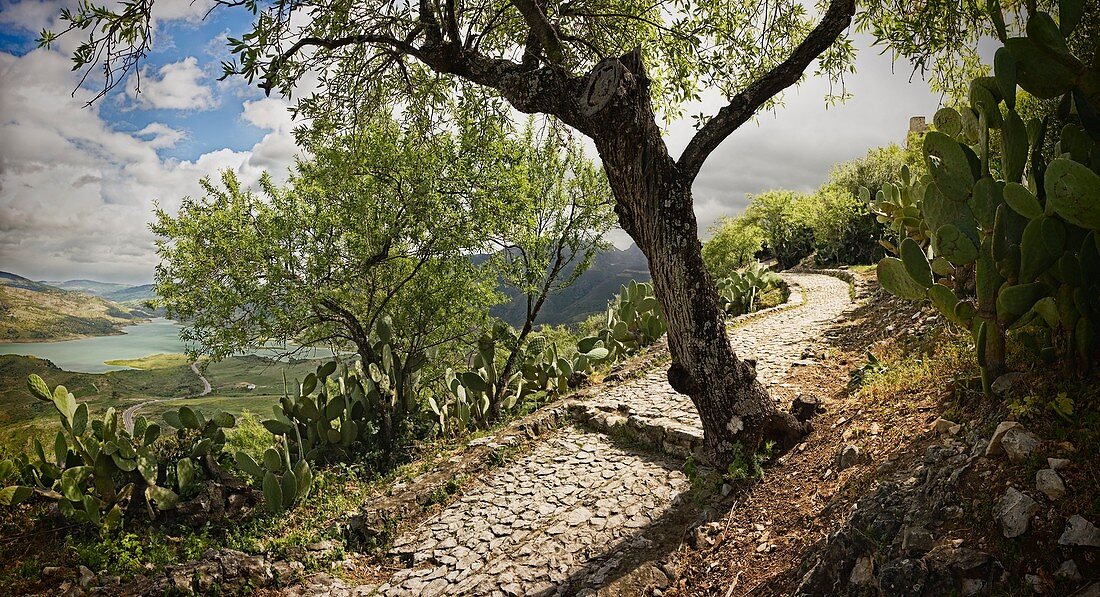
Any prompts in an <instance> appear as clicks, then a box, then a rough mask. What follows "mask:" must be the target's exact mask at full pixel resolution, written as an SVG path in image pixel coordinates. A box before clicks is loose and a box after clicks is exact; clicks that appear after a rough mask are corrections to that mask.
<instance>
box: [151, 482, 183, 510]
mask: <svg viewBox="0 0 1100 597" xmlns="http://www.w3.org/2000/svg"><path fill="white" fill-rule="evenodd" d="M145 499H147V500H149V501H150V502H152V503H154V504H156V506H157V509H158V510H171V509H173V508H175V507H176V505H177V504H179V500H180V498H179V496H178V495H176V492H174V491H172V490H171V489H168V488H167V487H158V486H156V485H150V486H149V487H146V488H145Z"/></svg>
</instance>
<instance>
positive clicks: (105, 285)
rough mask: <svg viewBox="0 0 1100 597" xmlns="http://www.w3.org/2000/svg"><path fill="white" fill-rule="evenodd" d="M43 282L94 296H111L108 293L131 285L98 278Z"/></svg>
mask: <svg viewBox="0 0 1100 597" xmlns="http://www.w3.org/2000/svg"><path fill="white" fill-rule="evenodd" d="M42 283H43V284H49V285H50V286H53V287H55V288H60V289H62V290H74V291H76V292H83V293H84V294H91V295H94V296H102V297H104V298H109V297H108V296H107V295H108V294H110V293H112V292H118V291H120V290H126V289H127V288H130V286H128V285H126V284H116V283H114V282H99V281H97V280H66V281H64V282H48V281H43V282H42Z"/></svg>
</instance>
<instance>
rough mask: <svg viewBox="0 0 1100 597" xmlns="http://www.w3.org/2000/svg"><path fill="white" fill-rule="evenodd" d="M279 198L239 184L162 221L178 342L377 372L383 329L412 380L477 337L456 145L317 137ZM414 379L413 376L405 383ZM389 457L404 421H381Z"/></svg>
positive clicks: (376, 127) (377, 134)
mask: <svg viewBox="0 0 1100 597" xmlns="http://www.w3.org/2000/svg"><path fill="white" fill-rule="evenodd" d="M307 137H308V141H307V142H306V148H307V149H308V150H309V153H310V154H311V156H310V157H309V158H308V159H303V160H300V161H299V163H298V166H297V169H296V172H295V174H294V175H293V176H292V177H291V179H290V181H289V183H288V184H287V185H286V186H285V187H279V186H277V185H276V184H275V183H274V182H273V181H272V180H271V177H270V176H269V175H267V174H265V175H264V176H263V178H261V180H260V181H259V187H260V188H259V192H253V191H252V190H251V189H248V188H245V187H243V186H242V185H241V184H240V182H239V181H238V180H237V177H236V176H235V175H234V174H233V172H232V171H228V170H227V171H225V172H224V173H223V174H222V177H221V181H220V182H221V184H220V185H219V184H216V183H215V182H214V181H212V180H209V179H204V180H203V181H202V186H203V189H204V190H205V195H204V196H203V197H201V198H187V199H184V201H183V203H182V205H181V207H180V209H179V211H178V213H176V214H170V213H168V212H167V211H165V210H163V209H158V211H157V214H156V215H157V220H156V222H155V223H154V224H153V225H152V229H153V231H154V232H155V233H156V234H157V235H158V236H159V237H160V238H159V240H158V242H157V246H158V253H159V255H160V258H161V263H160V264H159V265H158V266H157V268H156V288H157V293H158V294H159V295H160V296H161V297H162V301H161V302H162V304H163V306H165V307H166V309H167V311H168V313H169V315H170V316H172V317H175V318H177V319H181V320H185V321H187V322H188V326H187V327H186V328H185V329H184V332H183V335H184V337H185V339H186V340H190V341H192V342H193V343H195V344H196V345H197V346H198V347H199V349H200V350H201V351H203V352H205V353H208V354H210V355H212V356H213V357H215V358H220V357H223V356H226V355H229V354H233V353H235V352H239V351H242V350H245V349H247V348H248V347H252V346H256V345H258V344H265V343H271V342H276V343H281V344H284V345H285V344H288V343H293V344H296V345H298V346H316V345H325V346H332V347H335V348H337V349H340V350H349V349H350V350H354V351H355V352H356V353H358V355H359V357H360V358H361V359H362V362H363V364H364V365H367V364H371V363H373V364H376V365H380V364H381V362H382V359H383V355H382V354H378V352H379V351H378V350H376V345H375V343H376V342H377V337H376V334H375V330H376V327H377V324H378V322H379V321H381V320H382V319H383V318H388V323H389V326H390V327H391V328H392V330H393V334H392V336H393V340H392V343H393V347H392V349H393V350H395V351H399V352H398V354H399V355H400V356H401V357H402V358H400V359H399V361H400V362H401V363H403V366H404V367H410V366H411V363H414V362H418V361H420V362H422V361H423V360H424V359H425V358H426V357H427V355H428V354H430V353H435V352H438V350H439V349H441V348H443V349H447V348H451V347H453V345H454V344H455V343H459V344H461V343H460V342H459V341H461V340H463V339H464V338H466V337H467V336H468V335H471V334H473V333H476V331H477V330H478V327H479V322H481V321H483V320H484V319H485V317H486V315H487V311H488V307H489V305H490V304H492V301H494V300H495V298H496V296H497V295H496V294H495V293H494V291H493V283H494V280H493V276H492V275H491V274H490V273H489V272H488V271H483V268H478V267H476V266H475V265H474V264H473V263H471V261H470V260H469V259H468V256H467V254H468V252H469V250H470V249H471V248H473V247H475V246H477V243H478V242H479V237H478V228H477V226H475V225H473V223H472V222H473V221H474V220H477V219H479V216H478V214H477V213H476V212H475V211H474V210H473V209H472V208H471V205H472V202H471V201H470V191H469V181H468V177H467V173H468V172H469V171H471V170H472V168H471V166H470V164H469V163H468V161H464V160H462V159H458V158H457V157H456V156H455V153H456V149H457V147H456V145H455V143H454V141H453V138H452V136H451V135H447V134H440V133H434V132H426V133H423V134H421V133H417V132H415V131H410V130H405V131H402V130H401V129H400V128H398V127H397V125H396V123H394V122H392V121H390V120H388V119H375V120H374V121H373V122H372V123H370V125H369V126H367V127H364V128H363V129H362V130H360V131H359V132H358V133H356V134H355V135H344V134H337V133H333V132H332V131H331V130H330V129H326V128H324V127H321V128H315V129H313V131H312V132H311V134H310V135H308V136H307ZM406 373H410V372H408V371H407V372H406ZM376 410H377V412H378V413H379V420H378V421H376V423H377V424H378V426H379V433H380V438H381V442H382V445H383V447H385V448H392V446H393V444H394V440H395V433H396V432H398V431H399V426H400V424H401V423H402V421H403V419H404V418H405V417H406V416H407V415H408V414H410V413H406V412H392V413H391V412H390V410H389V409H386V408H379V409H376Z"/></svg>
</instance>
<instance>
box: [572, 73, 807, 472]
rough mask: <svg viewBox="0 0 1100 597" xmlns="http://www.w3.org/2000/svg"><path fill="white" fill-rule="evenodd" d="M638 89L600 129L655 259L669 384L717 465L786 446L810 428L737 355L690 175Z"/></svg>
mask: <svg viewBox="0 0 1100 597" xmlns="http://www.w3.org/2000/svg"><path fill="white" fill-rule="evenodd" d="M634 72H635V73H637V72H638V71H636V70H635V71H634ZM635 76H637V75H635ZM642 77H644V75H642ZM643 82H644V79H643ZM634 89H635V90H636V92H635V93H634V94H632V95H633V96H634V98H633V101H629V102H623V103H621V104H619V105H618V106H617V107H618V108H620V109H621V108H622V107H623V105H624V104H628V105H631V104H632V106H633V110H634V114H631V115H629V116H627V117H623V116H619V115H616V116H615V117H611V118H607V122H608V123H609V125H608V128H607V129H606V130H602V131H597V132H596V133H597V134H596V135H593V137H594V141H595V143H596V148H597V150H598V151H599V153H600V157H601V159H602V160H603V166H604V170H605V171H606V173H607V177H608V180H609V181H610V183H611V188H612V191H613V192H614V195H615V199H616V207H615V211H616V213H617V214H618V216H619V222H620V224H621V225H622V227H623V229H624V230H625V231H626V232H627V233H628V234H629V235H630V236H631V238H633V239H634V241H635V242H636V243H637V244H638V247H639V248H640V249H641V250H642V252H643V253H644V254H645V256H646V258H647V259H648V260H649V269H650V272H651V273H652V275H653V286H654V290H655V291H656V294H657V299H658V300H659V301H660V303H661V307H662V311H663V312H664V316H665V320H666V322H667V328H668V346H669V350H670V352H671V353H672V365H671V366H670V367H669V370H668V381H669V384H671V385H672V387H673V389H675V390H676V391H677V392H680V393H683V394H686V395H688V396H689V397H690V398H691V401H692V402H693V403H694V404H695V407H696V409H697V410H698V412H699V417H700V418H701V419H702V422H703V430H704V433H705V438H706V445H707V448H708V451H709V452H710V457H711V458H712V462H713V463H714V464H716V465H719V466H725V465H727V464H728V463H729V462H730V461H731V459H732V457H733V454H734V451H735V449H736V448H735V446H736V445H738V444H740V445H741V447H742V449H743V450H744V451H745V452H746V453H751V452H754V451H755V450H756V449H757V447H758V446H759V445H760V442H761V441H762V440H767V439H770V440H775V441H776V442H777V444H779V447H780V449H785V448H789V447H790V446H792V445H793V444H794V443H795V442H797V439H798V438H799V437H801V436H802V435H803V434H804V433H805V431H806V427H807V426H806V425H805V424H803V423H800V422H798V421H797V420H795V419H794V417H792V416H791V415H789V414H787V413H784V412H780V411H778V410H777V409H776V408H775V403H774V402H773V401H772V399H771V398H770V397H769V396H768V393H767V390H765V389H764V387H763V386H762V385H761V384H760V383H759V382H758V381H757V380H756V370H755V369H754V367H753V366H752V365H751V364H749V363H747V362H745V361H741V360H738V358H737V356H736V355H735V354H734V353H733V350H732V348H731V346H730V344H729V339H728V338H727V336H726V327H725V323H724V317H723V313H722V311H721V309H720V308H719V301H718V293H717V290H716V289H715V286H714V282H713V280H712V279H711V277H710V274H709V273H708V272H707V270H706V268H705V267H704V265H703V256H702V246H701V244H700V242H699V238H698V223H697V221H696V219H695V212H694V210H693V207H692V196H691V188H690V183H689V182H688V178H687V177H686V176H684V175H683V174H681V172H680V169H679V167H678V166H677V164H676V162H675V160H673V159H672V158H671V157H670V156H669V155H668V150H667V148H666V146H665V143H664V140H663V139H662V137H661V131H660V129H659V128H658V127H657V125H656V122H655V119H654V117H653V111H652V108H651V106H650V102H649V96H648V94H649V91H648V89H647V86H646V85H645V84H639V85H636V86H635V87H634ZM610 123H615V124H616V125H619V126H615V127H612V125H611V124H610ZM622 123H627V125H626V126H625V127H624V126H621V125H622Z"/></svg>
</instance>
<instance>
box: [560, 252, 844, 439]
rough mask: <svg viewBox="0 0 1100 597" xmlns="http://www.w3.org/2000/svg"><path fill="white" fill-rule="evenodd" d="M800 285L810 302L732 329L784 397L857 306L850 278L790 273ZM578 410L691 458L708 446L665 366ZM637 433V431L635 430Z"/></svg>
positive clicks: (737, 345)
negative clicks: (798, 371)
mask: <svg viewBox="0 0 1100 597" xmlns="http://www.w3.org/2000/svg"><path fill="white" fill-rule="evenodd" d="M783 277H784V279H786V280H787V281H788V283H790V284H792V286H793V285H797V286H798V288H797V289H794V290H793V291H792V294H793V292H797V291H798V289H801V290H802V292H803V293H804V295H805V299H804V300H805V304H802V305H799V306H796V307H792V308H787V309H778V310H776V311H775V312H772V313H770V314H765V315H759V316H757V314H752V315H749V316H748V318H747V319H746V320H745V321H744V323H735V325H734V327H732V328H731V330H730V343H731V344H732V345H733V349H734V352H735V353H736V354H737V356H738V357H739V358H750V357H751V358H755V359H756V371H757V376H758V377H757V378H758V379H759V380H760V381H761V383H763V384H764V385H765V386H767V387H769V389H770V390H772V394H773V396H775V397H776V398H777V399H778V398H779V394H781V393H782V392H779V391H777V390H781V389H782V388H778V387H776V386H779V385H781V384H782V383H783V379H784V377H786V375H787V372H788V371H789V370H790V368H791V367H792V366H794V365H798V364H808V362H809V361H810V360H811V358H812V357H810V355H809V354H808V353H817V352H818V350H816V349H815V348H816V347H817V345H819V344H822V343H823V341H822V333H823V330H824V329H825V327H826V326H827V325H828V324H829V323H830V322H832V321H834V320H836V319H837V318H838V317H839V316H840V315H841V313H843V312H844V311H845V310H846V309H848V307H850V306H851V304H852V301H851V299H850V295H849V291H848V288H849V287H848V283H847V282H844V281H842V280H838V279H837V278H833V277H830V276H823V275H820V274H804V273H801V274H796V273H784V274H783ZM574 415H575V416H577V417H578V418H580V419H582V420H584V421H585V422H586V423H588V424H589V425H590V426H592V427H595V428H597V429H612V428H615V427H618V426H620V425H626V426H627V427H629V428H631V429H633V430H636V431H639V432H640V434H641V435H644V436H645V437H646V438H647V439H646V440H645V443H646V444H649V445H653V446H655V447H659V448H660V449H661V450H662V451H664V452H666V453H668V454H672V455H675V456H680V457H687V456H688V455H689V454H691V452H692V451H693V449H695V448H696V447H697V446H700V445H702V441H703V428H702V422H701V421H700V420H699V415H698V413H697V412H696V410H695V405H693V404H692V403H691V399H690V398H688V397H687V396H685V395H683V394H678V393H676V392H675V391H674V390H673V389H672V387H671V386H669V385H668V381H667V380H666V379H665V372H664V371H663V370H659V371H653V372H651V373H648V374H647V375H645V377H643V378H640V379H637V380H634V381H632V382H629V383H626V384H623V385H621V386H617V387H613V388H611V389H609V390H608V391H606V392H604V393H602V394H600V395H598V396H593V397H592V398H591V399H590V400H587V401H585V403H584V405H582V406H581V407H580V408H575V409H574ZM632 435H637V434H632Z"/></svg>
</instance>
